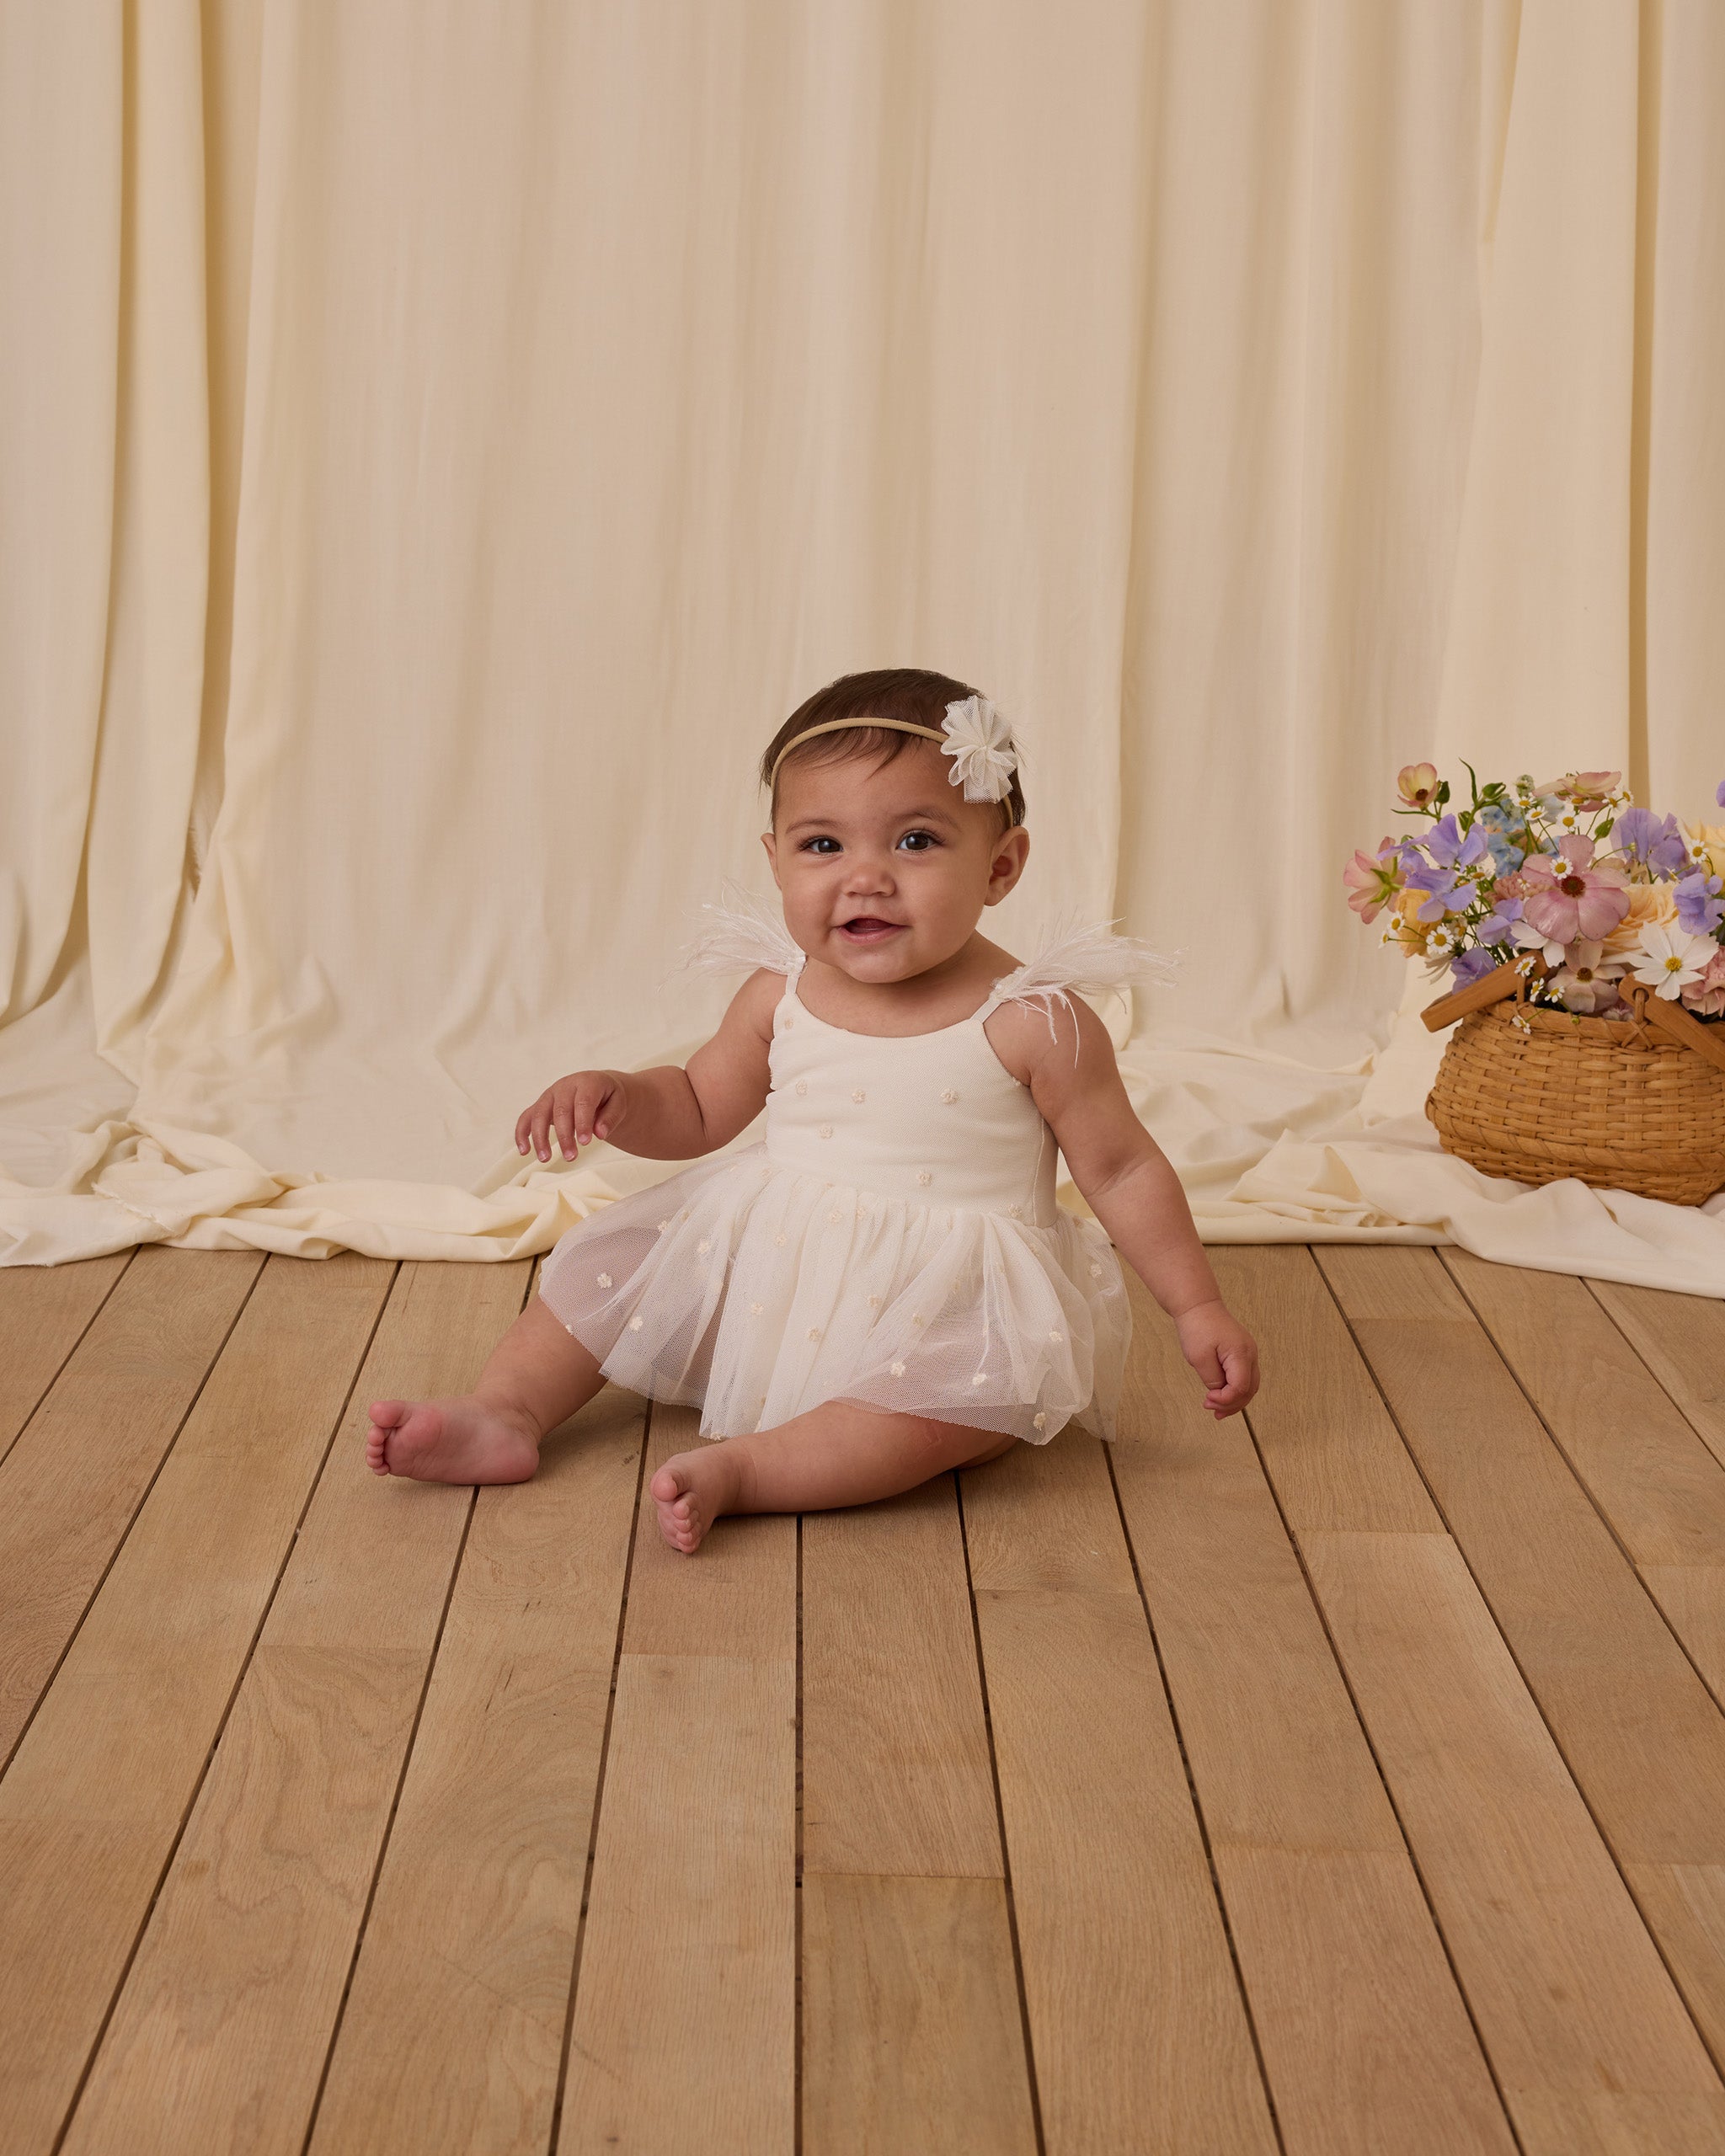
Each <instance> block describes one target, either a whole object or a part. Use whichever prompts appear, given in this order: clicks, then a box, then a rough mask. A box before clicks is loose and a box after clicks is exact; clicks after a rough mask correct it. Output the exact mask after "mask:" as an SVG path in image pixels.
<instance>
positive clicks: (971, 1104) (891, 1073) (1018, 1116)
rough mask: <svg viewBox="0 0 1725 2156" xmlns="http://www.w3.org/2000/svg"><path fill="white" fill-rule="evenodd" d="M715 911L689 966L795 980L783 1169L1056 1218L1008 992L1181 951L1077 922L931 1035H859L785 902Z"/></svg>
mask: <svg viewBox="0 0 1725 2156" xmlns="http://www.w3.org/2000/svg"><path fill="white" fill-rule="evenodd" d="M727 899H728V901H729V902H728V903H723V904H720V905H708V906H706V907H704V908H703V909H702V910H703V911H704V912H705V913H706V915H708V924H707V926H706V927H705V929H704V931H703V932H702V935H701V936H700V937H699V938H698V939H697V942H695V944H694V945H693V947H692V948H691V949H690V950H689V952H688V953H687V954H686V963H689V964H691V965H693V966H696V967H697V968H699V969H702V970H703V971H708V972H713V973H725V972H738V971H743V970H748V969H753V968H756V967H760V966H764V967H768V968H770V969H772V970H773V971H775V972H777V973H782V974H784V975H785V988H784V993H783V994H782V996H781V997H780V998H779V1001H778V1003H777V1007H776V1009H775V1011H774V1012H773V1021H772V1046H771V1048H770V1049H769V1051H768V1067H769V1069H770V1070H771V1072H772V1091H770V1093H769V1094H768V1096H767V1100H766V1157H767V1159H768V1161H770V1162H771V1163H772V1165H773V1166H775V1167H780V1168H786V1169H789V1170H791V1171H794V1172H795V1173H797V1174H799V1175H812V1176H818V1177H820V1179H821V1181H822V1182H826V1183H835V1184H838V1183H842V1184H844V1185H846V1186H847V1187H853V1188H855V1189H856V1190H857V1191H859V1192H874V1193H879V1195H880V1196H882V1197H884V1198H895V1199H900V1200H902V1201H903V1202H904V1203H907V1204H911V1205H916V1206H923V1207H927V1208H931V1209H937V1210H938V1209H950V1210H953V1211H960V1210H962V1211H969V1212H985V1213H993V1214H1004V1215H1006V1216H1007V1218H1008V1219H1012V1220H1016V1221H1021V1222H1022V1223H1023V1225H1025V1226H1026V1227H1035V1228H1046V1227H1049V1226H1050V1225H1053V1224H1054V1222H1055V1219H1057V1218H1058V1217H1059V1215H1058V1209H1057V1208H1056V1205H1055V1182H1056V1180H1057V1169H1058V1163H1059V1149H1058V1147H1057V1145H1056V1143H1055V1134H1054V1132H1053V1131H1052V1130H1051V1129H1049V1125H1048V1123H1047V1122H1046V1121H1045V1119H1044V1117H1043V1114H1042V1112H1041V1110H1040V1109H1039V1107H1037V1105H1036V1102H1035V1100H1034V1099H1033V1097H1032V1094H1031V1091H1030V1088H1029V1087H1028V1086H1026V1085H1025V1084H1024V1083H1023V1081H1021V1080H1019V1079H1017V1078H1015V1077H1014V1076H1013V1075H1012V1072H1011V1071H1010V1070H1007V1067H1006V1065H1004V1064H1003V1063H1002V1062H1001V1059H1000V1058H999V1057H998V1056H997V1055H996V1054H995V1051H994V1046H993V1043H991V1041H990V1039H989V1038H988V1035H987V1033H986V1032H985V1026H986V1023H987V1021H988V1019H989V1017H990V1016H991V1013H992V1012H993V1011H996V1009H998V1008H999V1006H1001V1004H1002V1003H1005V1002H1009V1001H1010V1002H1018V1003H1023V1004H1026V1005H1029V1006H1040V1007H1041V1009H1042V1010H1043V1011H1044V1012H1045V1013H1046V1015H1047V1016H1048V1017H1049V1029H1050V1032H1052V1030H1053V1006H1054V1005H1055V1002H1057V1001H1067V1000H1068V999H1067V991H1068V990H1069V989H1073V988H1080V987H1097V988H1101V987H1124V986H1126V985H1130V984H1131V983H1133V982H1138V981H1162V980H1164V979H1167V976H1168V974H1170V972H1171V971H1172V967H1173V963H1174V962H1173V961H1172V960H1171V959H1168V958H1164V957H1162V955H1161V954H1160V953H1157V952H1156V951H1153V950H1151V948H1150V947H1149V946H1148V945H1147V944H1145V943H1142V942H1139V941H1138V940H1137V938H1135V937H1130V936H1117V935H1115V934H1114V929H1113V925H1112V923H1109V922H1105V921H1104V922H1092V923H1080V924H1077V925H1069V926H1066V927H1065V928H1064V929H1062V930H1060V931H1057V932H1056V933H1055V934H1054V935H1053V936H1051V937H1049V938H1048V939H1047V940H1045V941H1044V942H1043V943H1042V945H1041V946H1040V947H1039V949H1038V951H1037V953H1036V955H1035V956H1034V957H1033V958H1032V959H1030V960H1029V962H1028V963H1026V964H1024V965H1021V966H1018V967H1017V968H1015V969H1013V970H1012V972H1010V973H1008V974H1002V975H1001V978H1000V979H998V980H996V982H995V984H994V985H993V987H992V989H991V990H990V992H989V995H988V996H987V998H986V1000H985V1001H984V1002H983V1003H982V1004H981V1005H980V1007H979V1008H978V1009H977V1010H975V1011H972V1012H971V1014H970V1016H969V1017H968V1018H961V1019H959V1021H958V1022H956V1023H955V1024H953V1025H950V1026H941V1027H937V1028H936V1029H935V1030H934V1031H933V1032H932V1033H900V1034H891V1035H882V1034H876V1033H852V1032H851V1031H850V1030H849V1029H848V1028H847V1027H842V1026H834V1025H830V1024H828V1022H826V1020H825V1019H824V1018H818V1017H816V1016H815V1015H814V1012H813V1011H810V1010H809V1009H808V1007H807V1006H805V1005H804V1002H803V1001H802V999H801V998H800V997H799V996H798V994H797V983H798V977H799V976H800V974H801V973H802V970H803V966H804V959H805V957H806V955H807V954H806V953H804V951H803V949H802V948H801V947H800V946H799V945H798V943H797V942H795V941H794V940H793V937H791V935H790V933H789V931H788V930H787V929H786V927H785V926H784V923H783V921H782V919H780V918H779V917H778V915H777V909H776V908H774V907H772V906H771V905H769V904H768V903H767V902H765V901H761V900H757V899H753V898H752V897H750V895H749V894H745V893H743V892H741V891H736V892H734V893H733V892H732V891H730V890H729V889H728V890H727Z"/></svg>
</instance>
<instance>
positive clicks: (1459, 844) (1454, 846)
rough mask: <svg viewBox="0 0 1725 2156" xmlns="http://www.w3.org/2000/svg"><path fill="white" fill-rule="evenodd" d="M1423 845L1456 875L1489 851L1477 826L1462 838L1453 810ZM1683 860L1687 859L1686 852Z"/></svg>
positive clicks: (1442, 866) (1429, 832)
mask: <svg viewBox="0 0 1725 2156" xmlns="http://www.w3.org/2000/svg"><path fill="white" fill-rule="evenodd" d="M1673 828H1675V826H1674V827H1673ZM1424 844H1425V850H1426V851H1427V852H1428V853H1429V855H1430V856H1431V857H1432V859H1433V860H1434V861H1435V862H1437V864H1438V866H1439V867H1440V868H1453V869H1455V870H1456V871H1457V872H1458V873H1460V872H1461V871H1462V870H1464V869H1468V868H1471V867H1473V866H1474V864H1475V862H1480V861H1483V860H1484V859H1485V857H1486V855H1487V852H1489V851H1490V848H1489V847H1488V846H1487V844H1486V835H1485V833H1484V832H1483V831H1482V830H1480V828H1479V826H1478V825H1473V826H1472V828H1471V829H1470V830H1469V831H1468V834H1467V836H1466V838H1463V837H1462V835H1461V830H1460V829H1459V828H1458V827H1457V825H1456V822H1455V810H1454V809H1451V810H1450V814H1448V815H1447V816H1441V817H1439V819H1438V821H1437V822H1436V823H1435V824H1434V825H1432V827H1431V829H1430V830H1429V831H1428V832H1427V833H1426V835H1425V841H1424ZM1687 858H1688V855H1687V852H1686V851H1685V859H1687ZM1411 880H1412V879H1411V878H1410V881H1411Z"/></svg>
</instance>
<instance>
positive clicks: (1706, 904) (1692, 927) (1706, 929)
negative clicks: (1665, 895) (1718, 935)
mask: <svg viewBox="0 0 1725 2156" xmlns="http://www.w3.org/2000/svg"><path fill="white" fill-rule="evenodd" d="M1722 883H1725V877H1718V876H1709V875H1707V874H1706V872H1705V871H1704V870H1702V869H1700V868H1697V869H1696V872H1695V873H1694V875H1692V876H1685V878H1683V880H1682V881H1681V882H1680V883H1679V884H1678V885H1677V887H1676V888H1675V889H1674V891H1673V892H1672V894H1671V895H1672V897H1673V898H1674V899H1676V901H1677V925H1678V926H1679V927H1680V928H1686V929H1687V930H1688V931H1689V932H1690V935H1691V936H1711V935H1712V932H1713V931H1714V930H1715V929H1716V928H1717V926H1719V923H1720V922H1721V921H1725V905H1722V904H1721V903H1720V900H1719V889H1720V886H1721V884H1722Z"/></svg>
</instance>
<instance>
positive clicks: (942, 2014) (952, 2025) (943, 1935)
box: [803, 1475, 1036, 2156]
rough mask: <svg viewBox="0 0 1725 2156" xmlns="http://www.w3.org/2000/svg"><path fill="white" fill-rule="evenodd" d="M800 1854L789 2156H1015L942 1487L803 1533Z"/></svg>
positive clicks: (969, 1677)
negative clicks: (799, 1989) (797, 2088)
mask: <svg viewBox="0 0 1725 2156" xmlns="http://www.w3.org/2000/svg"><path fill="white" fill-rule="evenodd" d="M803 1849H804V1863H803V1897H804V1939H803V1982H804V2015H803V2039H804V2059H803V2123H804V2150H805V2152H806V2156H816V2152H818V2151H822V2150H826V2151H835V2152H836V2151H846V2152H850V2151H859V2150H863V2149H879V2150H883V2151H892V2150H897V2149H900V2148H929V2149H940V2150H949V2151H960V2150H962V2151H965V2152H973V2153H974V2156H995V2152H996V2151H1001V2152H1004V2151H1008V2150H1013V2149H1022V2150H1024V2151H1025V2152H1027V2156H1028V2151H1030V2150H1032V2149H1033V2148H1034V2147H1035V2139H1036V2137H1035V2125H1034V2121H1033V2115H1032V2111H1031V2104H1030V2085H1029V2079H1028V2068H1027V2067H1026V2063H1025V2057H1024V2034H1023V2018H1022V2016H1021V2015H1020V2012H1019V2007H1018V1984H1017V1970H1016V1968H1015V1967H1014V1963H1013V1960H1012V1934H1011V1928H1010V1924H1009V1923H1008V1919H1007V1898H1006V1890H1005V1887H1004V1886H1003V1885H1002V1884H1001V1883H1000V1882H1001V1841H1000V1828H999V1822H998V1819H997V1817H996V1806H995V1791H994V1769H993V1764H992V1761H991V1757H990V1753H989V1744H988V1732H987V1728H986V1726H985V1720H984V1716H983V1707H982V1688H981V1682H980V1676H979V1673H978V1670H977V1664H976V1646H975V1630H974V1626H973V1623H972V1619H971V1613H970V1592H969V1581H968V1579H967V1578H966V1576H965V1569H964V1535H963V1531H962V1529H961V1527H960V1524H959V1508H958V1494H957V1490H956V1487H955V1485H954V1483H953V1478H952V1476H949V1475H943V1476H939V1477H938V1478H937V1479H936V1480H935V1481H931V1482H926V1483H924V1484H923V1486H922V1487H921V1489H918V1490H911V1491H907V1492H905V1495H904V1496H902V1497H895V1498H893V1499H891V1500H889V1502H885V1503H884V1504H874V1505H863V1506H857V1507H854V1508H849V1509H846V1510H844V1511H840V1512H830V1513H810V1514H809V1515H808V1517H807V1518H805V1519H804V1523H803ZM844 1875H851V1876H844ZM887 1875H891V1876H887ZM983 1881H986V1882H991V1883H989V1884H987V1885H982V1884H980V1883H979V1882H983ZM811 1896H812V1897H813V1898H812V1899H811Z"/></svg>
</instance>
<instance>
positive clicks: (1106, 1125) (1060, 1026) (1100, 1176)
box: [1002, 996, 1258, 1421]
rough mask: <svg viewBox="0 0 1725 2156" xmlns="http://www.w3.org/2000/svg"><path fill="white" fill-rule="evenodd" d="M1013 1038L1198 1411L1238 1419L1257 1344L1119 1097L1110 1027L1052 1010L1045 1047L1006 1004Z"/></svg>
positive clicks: (1085, 1013) (1033, 1023) (1033, 1024)
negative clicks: (1191, 1373)
mask: <svg viewBox="0 0 1725 2156" xmlns="http://www.w3.org/2000/svg"><path fill="white" fill-rule="evenodd" d="M1020 1019H1022V1020H1023V1025H1022V1026H1021V1025H1020V1024H1019V1023H1017V1021H1019V1020H1020ZM1032 1029H1033V1030H1032ZM1012 1030H1013V1033H1014V1035H1015V1039H1014V1042H1013V1045H1014V1047H1016V1048H1017V1049H1019V1051H1020V1053H1021V1054H1024V1055H1025V1059H1026V1060H1027V1061H1028V1063H1029V1065H1030V1074H1029V1080H1028V1083H1029V1086H1030V1091H1031V1096H1032V1097H1033V1100H1034V1101H1035V1102H1036V1105H1037V1107H1039V1108H1040V1109H1041V1111H1042V1113H1043V1114H1044V1117H1045V1118H1046V1119H1047V1121H1048V1123H1049V1125H1050V1126H1051V1127H1052V1129H1053V1130H1054V1134H1055V1138H1056V1139H1058V1140H1059V1141H1060V1150H1061V1152H1062V1153H1064V1154H1065V1157H1066V1166H1067V1167H1068V1168H1069V1169H1070V1170H1071V1175H1072V1180H1073V1182H1075V1183H1076V1184H1077V1186H1078V1187H1079V1189H1080V1190H1081V1191H1082V1192H1083V1193H1084V1196H1085V1199H1086V1201H1087V1203H1088V1204H1089V1206H1090V1209H1091V1210H1092V1212H1093V1213H1094V1214H1095V1215H1096V1217H1097V1219H1098V1220H1099V1221H1100V1222H1101V1223H1102V1225H1103V1227H1104V1228H1106V1229H1107V1230H1108V1234H1109V1235H1110V1236H1111V1237H1112V1239H1113V1241H1114V1244H1115V1246H1116V1247H1117V1248H1118V1249H1119V1251H1120V1254H1121V1255H1122V1257H1124V1258H1125V1259H1126V1261H1127V1262H1128V1263H1129V1264H1130V1266H1131V1267H1132V1269H1133V1270H1134V1272H1135V1273H1137V1274H1138V1276H1139V1278H1140V1279H1141V1280H1142V1281H1143V1282H1144V1284H1145V1285H1146V1287H1147V1288H1148V1289H1150V1291H1151V1294H1153V1295H1154V1296H1155V1297H1156V1300H1157V1301H1158V1302H1159V1303H1160V1304H1161V1305H1162V1308H1163V1309H1164V1310H1166V1311H1167V1313H1168V1315H1169V1316H1170V1317H1172V1319H1173V1321H1174V1324H1175V1326H1176V1328H1177V1330H1178V1332H1179V1336H1180V1349H1181V1353H1183V1355H1184V1356H1185V1358H1186V1359H1187V1361H1188V1363H1189V1364H1191V1365H1192V1367H1193V1369H1195V1370H1196V1371H1197V1372H1198V1374H1199V1376H1200V1377H1201V1378H1202V1379H1203V1380H1204V1383H1205V1385H1206V1386H1207V1388H1208V1390H1206V1392H1205V1394H1204V1406H1206V1407H1207V1408H1209V1410H1210V1412H1211V1413H1212V1414H1213V1415H1214V1416H1215V1417H1216V1418H1217V1419H1218V1421H1220V1419H1221V1418H1222V1417H1224V1416H1227V1415H1232V1414H1234V1413H1236V1412H1237V1411H1238V1410H1239V1409H1240V1408H1242V1407H1243V1406H1245V1405H1246V1403H1247V1401H1248V1400H1250V1399H1251V1398H1252V1395H1253V1394H1254V1393H1255V1392H1256V1391H1257V1390H1258V1347H1257V1343H1256V1342H1254V1341H1253V1339H1252V1335H1251V1334H1250V1333H1249V1332H1248V1331H1247V1330H1246V1328H1245V1326H1243V1325H1242V1324H1241V1323H1240V1321H1239V1320H1238V1319H1237V1318H1236V1317H1235V1316H1234V1315H1232V1313H1231V1311H1230V1310H1229V1309H1228V1307H1227V1305H1226V1303H1224V1302H1223V1300H1222V1297H1221V1291H1220V1289H1219V1288H1218V1287H1217V1285H1216V1278H1215V1273H1212V1272H1211V1270H1210V1260H1209V1259H1208V1258H1207V1257H1205V1256H1204V1245H1203V1244H1202V1243H1201V1242H1200V1241H1199V1236H1198V1230H1197V1228H1196V1226H1195V1225H1194V1223H1193V1219H1192V1209H1191V1207H1190V1206H1188V1204H1187V1203H1186V1193H1185V1192H1184V1191H1183V1190H1182V1189H1181V1187H1180V1179H1179V1177H1178V1176H1177V1175H1176V1174H1175V1173H1174V1171H1173V1168H1172V1166H1171V1164H1170V1162H1169V1161H1168V1158H1167V1155H1166V1154H1165V1153H1164V1152H1163V1151H1162V1148H1161V1147H1160V1146H1159V1145H1157V1144H1156V1140H1155V1139H1153V1138H1152V1137H1151V1134H1150V1133H1149V1132H1148V1131H1147V1130H1146V1129H1145V1127H1144V1125H1143V1124H1142V1123H1140V1121H1139V1120H1138V1117H1137V1115H1136V1113H1135V1111H1134V1109H1133V1107H1132V1103H1131V1102H1130V1100H1129V1099H1128V1098H1127V1095H1126V1088H1125V1086H1124V1084H1123V1083H1122V1082H1121V1079H1120V1070H1119V1065H1118V1064H1117V1063H1116V1062H1115V1060H1114V1043H1113V1042H1112V1041H1111V1040H1110V1039H1109V1038H1108V1027H1106V1026H1104V1025H1103V1022H1102V1020H1101V1019H1100V1018H1099V1017H1097V1014H1096V1013H1095V1011H1092V1009H1091V1007H1090V1006H1089V1005H1088V1004H1087V1003H1085V1002H1083V1001H1081V1000H1080V999H1079V998H1078V997H1077V996H1074V997H1072V998H1071V1003H1070V1006H1069V1005H1067V1004H1065V1003H1061V1002H1059V1001H1056V1002H1055V1006H1054V1033H1055V1038H1053V1039H1052V1040H1050V1039H1049V1029H1048V1025H1047V1022H1046V1021H1045V1020H1044V1017H1043V1016H1042V1013H1041V1012H1040V1011H1036V1010H1031V1009H1021V1008H1017V1007H1015V1009H1014V1013H1013V1022H1012ZM1075 1044H1076V1050H1077V1054H1076V1063H1075V1060H1074V1055H1073V1050H1074V1047H1075ZM1002 1045H1003V1046H1004V1045H1005V1043H1002Z"/></svg>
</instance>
